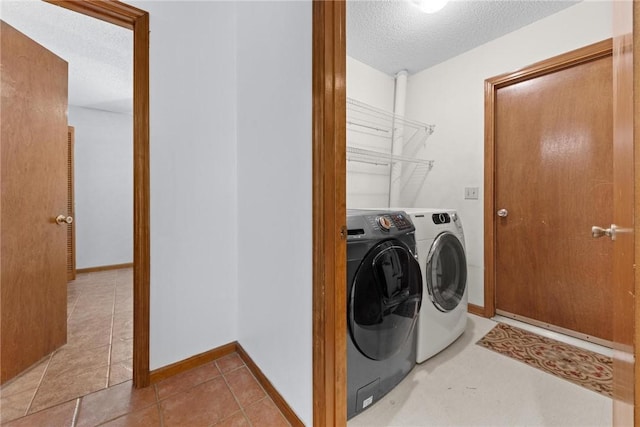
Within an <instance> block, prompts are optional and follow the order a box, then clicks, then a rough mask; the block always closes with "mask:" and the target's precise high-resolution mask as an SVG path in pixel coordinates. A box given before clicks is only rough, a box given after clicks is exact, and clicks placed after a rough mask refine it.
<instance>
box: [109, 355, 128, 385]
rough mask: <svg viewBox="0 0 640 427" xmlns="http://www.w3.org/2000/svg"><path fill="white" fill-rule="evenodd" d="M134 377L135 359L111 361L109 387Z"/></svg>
mask: <svg viewBox="0 0 640 427" xmlns="http://www.w3.org/2000/svg"><path fill="white" fill-rule="evenodd" d="M132 378H133V359H127V360H122V361H120V362H115V363H111V367H110V369H109V387H111V386H114V385H116V384H120V383H123V382H125V381H129V380H130V379H132Z"/></svg>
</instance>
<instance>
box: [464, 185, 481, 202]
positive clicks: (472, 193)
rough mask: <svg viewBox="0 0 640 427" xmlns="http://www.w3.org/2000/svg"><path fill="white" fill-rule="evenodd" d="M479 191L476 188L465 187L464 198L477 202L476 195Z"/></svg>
mask: <svg viewBox="0 0 640 427" xmlns="http://www.w3.org/2000/svg"><path fill="white" fill-rule="evenodd" d="M479 192H480V189H479V188H478V187H465V188H464V198H465V199H469V200H478V193H479Z"/></svg>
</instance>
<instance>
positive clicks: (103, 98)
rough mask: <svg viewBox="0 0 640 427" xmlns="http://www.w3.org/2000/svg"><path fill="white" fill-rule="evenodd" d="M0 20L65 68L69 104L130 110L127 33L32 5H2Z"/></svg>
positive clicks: (29, 0) (24, 1)
mask: <svg viewBox="0 0 640 427" xmlns="http://www.w3.org/2000/svg"><path fill="white" fill-rule="evenodd" d="M0 18H1V19H2V20H3V21H5V22H7V23H8V24H9V25H11V26H12V27H14V28H16V29H17V30H19V31H21V32H22V33H24V34H26V35H27V36H29V37H30V38H32V39H33V40H35V41H36V42H38V43H40V44H41V45H43V46H44V47H46V48H47V49H49V50H50V51H52V52H53V53H55V54H56V55H58V56H59V57H61V58H63V59H64V60H66V61H67V62H68V63H69V104H71V105H77V106H81V107H87V108H96V109H100V110H107V111H115V112H124V113H130V112H131V111H132V98H133V32H132V31H131V30H128V29H126V28H122V27H118V26H116V25H111V24H107V23H105V22H103V21H100V20H98V19H94V18H90V17H88V16H84V15H81V14H79V13H73V12H70V11H68V10H66V9H63V8H60V7H58V6H54V5H51V4H49V3H45V2H43V1H36V0H21V1H7V0H2V1H1V2H0Z"/></svg>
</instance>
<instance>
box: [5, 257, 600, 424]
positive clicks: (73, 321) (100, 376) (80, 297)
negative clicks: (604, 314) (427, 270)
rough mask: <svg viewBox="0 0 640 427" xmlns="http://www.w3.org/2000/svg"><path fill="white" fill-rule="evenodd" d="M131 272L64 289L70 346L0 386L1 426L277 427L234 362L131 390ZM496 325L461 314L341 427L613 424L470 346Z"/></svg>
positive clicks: (577, 394) (543, 379) (571, 391)
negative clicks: (461, 319)
mask: <svg viewBox="0 0 640 427" xmlns="http://www.w3.org/2000/svg"><path fill="white" fill-rule="evenodd" d="M131 274H132V272H131V269H126V270H118V271H108V272H100V273H88V274H83V275H79V276H78V279H77V280H76V281H74V282H72V283H71V284H70V285H69V298H68V303H69V305H68V307H69V312H68V313H69V320H68V330H69V332H68V334H69V342H68V343H67V344H66V345H65V346H64V347H62V348H61V349H60V350H58V351H57V352H55V353H53V354H52V355H51V356H50V357H48V358H46V360H43V361H42V362H40V363H39V364H38V365H36V366H35V367H34V368H32V369H31V370H29V371H28V372H26V373H25V374H23V375H22V376H21V377H19V378H18V379H16V380H14V381H12V382H10V383H8V384H7V385H4V386H3V387H2V389H1V390H0V393H1V402H0V416H1V419H2V425H3V426H5V425H6V426H7V427H16V426H29V427H39V426H52V427H60V426H97V425H108V426H164V427H169V426H214V425H215V426H218V425H220V426H223V425H224V426H256V427H257V426H280V425H282V426H286V425H288V423H287V422H286V420H285V419H284V417H283V416H282V414H281V413H280V411H279V410H278V409H277V407H276V406H275V405H274V403H273V402H272V401H271V399H270V398H269V397H268V396H267V395H266V394H265V392H264V390H263V389H262V387H261V386H260V385H259V384H258V382H257V381H256V380H255V378H254V377H253V375H252V374H251V373H250V372H249V370H248V368H247V367H246V366H245V365H244V363H243V362H242V360H241V359H240V357H239V356H238V355H237V354H235V353H234V354H232V355H229V356H226V357H224V358H222V359H219V360H217V361H215V362H211V363H209V364H206V365H203V366H201V367H198V368H196V369H193V370H191V371H188V372H185V373H182V374H180V375H177V376H175V377H172V378H169V379H166V380H165V381H162V382H160V383H158V384H155V385H153V386H151V387H148V388H146V389H142V390H135V389H132V387H131V381H130V379H131V351H132V350H131V344H132V320H131V319H132V276H131ZM495 324H496V322H495V321H494V320H491V319H484V318H481V317H478V316H474V315H469V322H468V326H467V330H466V331H465V333H464V334H463V335H462V336H461V337H460V338H459V339H458V340H457V341H456V342H455V343H453V344H452V345H451V346H450V347H449V348H447V349H446V350H444V351H443V352H441V353H439V354H438V355H436V356H434V357H433V358H431V359H429V360H427V361H426V362H424V363H422V364H420V365H417V366H416V368H415V369H414V370H413V371H412V372H411V373H410V374H409V375H408V376H407V378H405V380H404V381H403V382H402V383H401V384H400V385H399V386H398V387H396V388H395V389H394V390H392V391H391V392H390V393H389V394H388V395H387V396H385V397H384V398H383V399H381V400H380V401H379V402H377V403H376V404H375V405H374V406H372V407H371V408H370V409H368V410H367V411H365V412H363V413H362V414H360V415H358V416H357V417H354V418H353V419H352V420H350V421H349V423H348V425H349V427H358V426H367V427H369V426H407V427H408V426H412V427H421V426H540V427H542V426H581V427H586V426H603V427H604V426H611V425H612V419H611V405H612V402H611V399H610V398H607V397H604V396H602V395H599V394H597V393H595V392H592V391H589V390H586V389H583V388H581V387H579V386H577V385H575V384H572V383H570V382H568V381H564V380H562V379H559V378H556V377H554V376H552V375H549V374H547V373H544V372H542V371H539V370H537V369H535V368H532V367H530V366H527V365H525V364H523V363H520V362H518V361H515V360H512V359H510V358H508V357H505V356H501V355H499V354H496V353H494V352H492V351H490V350H487V349H485V348H482V347H480V346H477V345H475V342H476V341H478V340H479V339H480V338H481V337H482V336H483V335H484V334H486V333H487V332H488V331H489V330H490V329H491V328H492V327H493V326H494V325H495ZM554 338H555V339H559V338H561V337H560V336H555V337H554ZM573 344H574V345H576V343H575V342H574V343H573ZM595 350H596V351H597V349H595ZM45 408H48V409H45Z"/></svg>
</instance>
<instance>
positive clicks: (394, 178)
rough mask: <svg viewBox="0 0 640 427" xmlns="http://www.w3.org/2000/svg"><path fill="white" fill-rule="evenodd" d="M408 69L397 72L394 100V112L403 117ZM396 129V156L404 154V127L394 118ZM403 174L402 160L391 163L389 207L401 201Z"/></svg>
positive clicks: (392, 141)
mask: <svg viewBox="0 0 640 427" xmlns="http://www.w3.org/2000/svg"><path fill="white" fill-rule="evenodd" d="M407 76H408V73H407V70H402V71H399V72H398V73H397V74H396V90H395V99H394V102H393V113H394V114H395V115H396V116H399V117H401V118H403V117H404V111H405V105H406V100H407ZM393 125H394V126H393V127H394V131H393V134H392V138H391V153H392V154H393V155H396V156H401V155H402V150H403V146H404V135H403V133H404V128H403V125H402V123H401V122H396V121H395V120H394V124H393ZM401 176H402V164H401V163H400V162H392V163H391V172H390V176H389V207H395V206H398V205H399V203H400V190H401V188H402V186H401V184H402V183H401V182H400V181H401V179H400V178H401Z"/></svg>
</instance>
